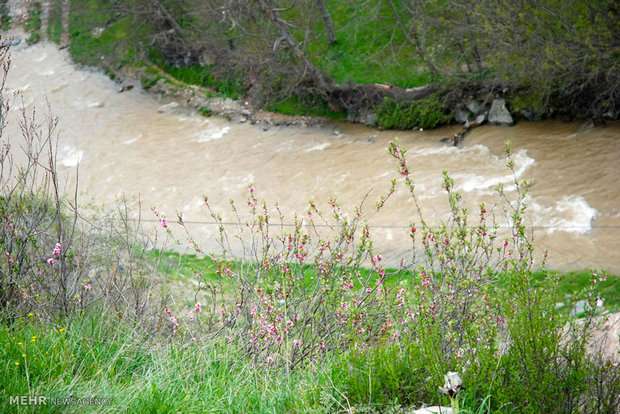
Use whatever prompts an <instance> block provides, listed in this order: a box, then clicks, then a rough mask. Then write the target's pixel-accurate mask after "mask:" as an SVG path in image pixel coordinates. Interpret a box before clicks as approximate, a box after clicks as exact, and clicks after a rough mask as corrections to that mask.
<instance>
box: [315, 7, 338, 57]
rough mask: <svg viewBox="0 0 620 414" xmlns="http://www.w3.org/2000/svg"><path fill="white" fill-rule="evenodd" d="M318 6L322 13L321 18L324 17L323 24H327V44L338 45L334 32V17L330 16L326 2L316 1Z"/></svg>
mask: <svg viewBox="0 0 620 414" xmlns="http://www.w3.org/2000/svg"><path fill="white" fill-rule="evenodd" d="M316 4H317V6H319V10H320V11H321V17H323V24H325V31H326V32H327V42H328V43H329V45H330V46H331V45H333V44H334V43H336V32H335V31H334V22H333V20H332V16H331V15H330V14H329V10H327V6H326V5H325V1H324V0H316Z"/></svg>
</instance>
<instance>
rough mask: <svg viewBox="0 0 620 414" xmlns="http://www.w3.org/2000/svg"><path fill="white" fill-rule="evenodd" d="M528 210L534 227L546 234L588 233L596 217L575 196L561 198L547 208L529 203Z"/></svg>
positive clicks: (584, 201)
mask: <svg viewBox="0 0 620 414" xmlns="http://www.w3.org/2000/svg"><path fill="white" fill-rule="evenodd" d="M530 208H531V210H532V212H533V213H534V225H535V226H539V227H542V228H544V230H545V231H546V232H547V233H548V234H551V233H555V232H566V233H576V234H587V233H590V232H591V231H592V224H593V222H594V220H595V219H596V217H597V215H598V211H597V210H596V209H595V208H593V207H592V206H590V204H588V202H587V201H586V199H585V198H584V197H582V196H577V195H571V196H567V197H563V198H562V199H560V200H558V201H557V202H556V203H555V204H554V205H553V206H549V207H545V206H542V205H541V204H539V203H537V202H536V201H531V203H530Z"/></svg>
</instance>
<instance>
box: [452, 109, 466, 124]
mask: <svg viewBox="0 0 620 414" xmlns="http://www.w3.org/2000/svg"><path fill="white" fill-rule="evenodd" d="M454 120H455V121H456V122H458V123H459V124H464V123H466V122H467V121H469V112H468V111H467V109H464V108H460V107H459V108H456V110H455V111H454Z"/></svg>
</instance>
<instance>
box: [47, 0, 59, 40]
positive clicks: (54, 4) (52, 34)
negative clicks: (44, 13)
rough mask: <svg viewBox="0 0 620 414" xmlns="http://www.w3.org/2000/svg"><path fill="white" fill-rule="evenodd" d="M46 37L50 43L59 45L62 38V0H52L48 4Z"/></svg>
mask: <svg viewBox="0 0 620 414" xmlns="http://www.w3.org/2000/svg"><path fill="white" fill-rule="evenodd" d="M47 36H48V38H49V39H50V40H51V41H52V42H54V43H56V44H60V39H61V36H62V0H52V1H51V2H50V8H49V16H48V23H47Z"/></svg>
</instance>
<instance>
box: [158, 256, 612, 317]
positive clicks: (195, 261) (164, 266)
mask: <svg viewBox="0 0 620 414" xmlns="http://www.w3.org/2000/svg"><path fill="white" fill-rule="evenodd" d="M151 257H152V258H153V260H155V261H157V263H158V268H159V271H160V272H162V273H163V274H167V275H168V276H169V277H171V278H173V279H176V280H184V279H185V280H186V279H188V278H192V277H198V278H200V279H203V280H205V281H214V280H221V278H220V277H219V276H217V274H216V270H217V269H216V265H215V263H214V262H213V260H211V259H210V258H208V257H198V256H196V255H193V254H179V253H175V252H158V251H152V252H151ZM306 269H307V270H306V271H307V272H309V273H310V272H312V268H311V267H310V266H307V267H306ZM366 272H367V273H366V274H365V275H364V276H368V277H372V276H371V274H372V272H371V271H370V270H366ZM387 273H388V275H390V277H389V278H388V282H387V283H388V284H393V285H395V284H398V283H399V282H400V281H401V280H404V279H411V278H412V277H413V276H414V275H413V273H412V272H410V271H404V270H395V269H388V271H387ZM553 274H560V276H561V277H560V285H559V286H558V289H559V290H560V293H561V294H562V296H564V297H565V298H566V302H565V305H566V306H568V304H571V303H575V302H577V301H579V300H581V299H584V298H585V292H586V290H587V289H588V287H590V285H591V281H592V271H589V270H583V271H574V272H566V273H559V272H556V271H552V270H540V271H538V272H537V273H536V274H535V278H537V279H538V280H542V279H544V278H546V277H549V276H550V275H553ZM595 289H596V291H597V292H598V295H599V296H600V297H601V298H602V299H603V301H604V304H605V308H606V309H607V310H609V311H610V312H617V311H620V277H618V276H611V275H610V276H609V277H608V278H607V280H605V281H604V282H601V283H599V284H597V285H596V287H595Z"/></svg>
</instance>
